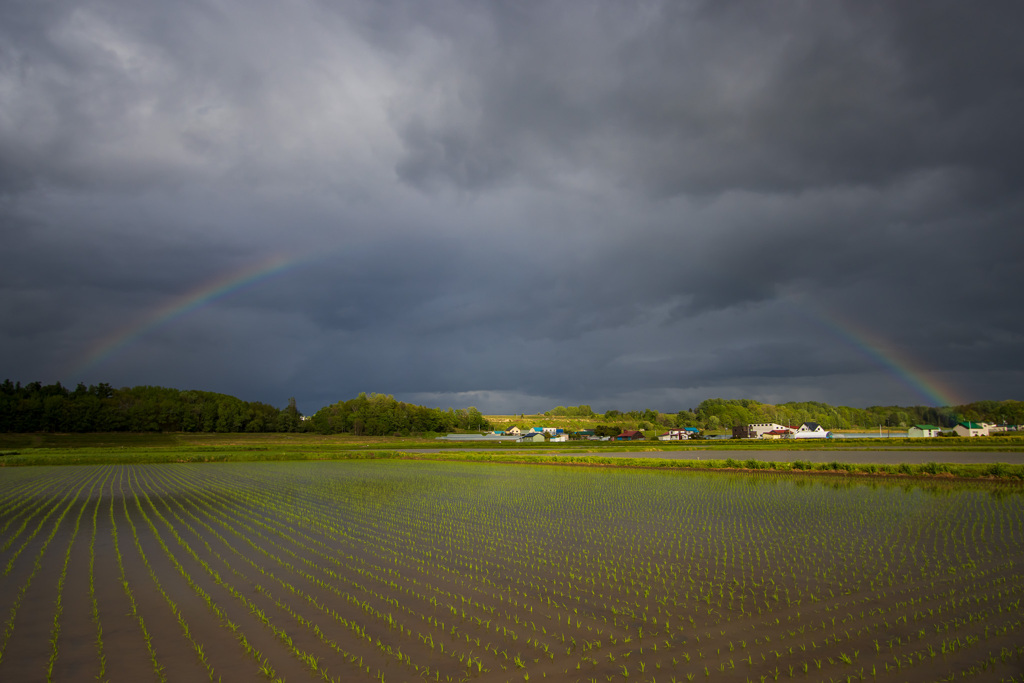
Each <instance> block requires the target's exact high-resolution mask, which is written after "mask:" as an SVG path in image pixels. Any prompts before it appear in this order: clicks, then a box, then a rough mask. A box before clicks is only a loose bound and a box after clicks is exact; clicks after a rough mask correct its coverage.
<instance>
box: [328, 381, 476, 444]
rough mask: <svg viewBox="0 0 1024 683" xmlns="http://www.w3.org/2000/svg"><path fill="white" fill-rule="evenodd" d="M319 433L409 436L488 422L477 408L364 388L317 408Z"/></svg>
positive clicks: (458, 428) (474, 429)
mask: <svg viewBox="0 0 1024 683" xmlns="http://www.w3.org/2000/svg"><path fill="white" fill-rule="evenodd" d="M310 423H311V426H312V429H313V431H315V432H317V433H319V434H356V435H359V436H362V435H366V436H393V435H398V436H409V435H410V434H423V433H427V432H437V433H447V432H454V431H456V430H460V429H461V430H471V431H487V430H490V429H491V424H490V422H488V421H487V419H486V418H484V416H483V414H481V412H480V411H479V410H477V409H476V408H473V407H470V408H467V409H465V410H463V409H458V410H453V409H451V408H449V409H448V410H441V409H440V408H426V407H424V406H418V405H415V404H412V403H404V402H402V401H396V400H395V397H394V396H391V395H390V394H370V395H367V394H366V393H365V392H364V393H361V394H359V396H357V397H356V398H353V399H350V400H348V401H338V402H337V403H335V404H334V405H330V406H327V407H325V408H321V409H320V410H318V411H317V412H316V413H315V414H314V415H313V417H312V418H311V419H310Z"/></svg>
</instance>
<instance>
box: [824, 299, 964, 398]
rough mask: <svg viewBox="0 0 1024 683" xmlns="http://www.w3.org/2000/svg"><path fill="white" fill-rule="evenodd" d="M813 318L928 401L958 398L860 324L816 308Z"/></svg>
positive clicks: (945, 386)
mask: <svg viewBox="0 0 1024 683" xmlns="http://www.w3.org/2000/svg"><path fill="white" fill-rule="evenodd" d="M817 320H818V321H819V322H820V323H821V324H822V325H824V326H825V327H826V328H828V329H829V330H830V331H831V332H832V333H833V334H835V335H836V336H837V337H839V338H841V339H842V340H843V341H845V342H846V343H847V344H849V345H850V346H853V347H854V348H856V349H857V350H858V351H860V352H861V353H862V354H864V355H865V356H867V357H868V358H870V359H871V360H872V361H874V362H875V363H876V364H877V365H879V366H881V367H882V368H883V369H885V370H886V371H887V372H888V373H889V374H891V375H893V376H894V377H896V378H897V379H898V380H900V381H901V382H902V383H903V384H905V385H907V386H908V387H910V388H911V389H913V390H914V392H915V393H917V394H919V395H920V396H921V397H922V398H924V399H925V400H926V401H927V402H928V403H929V404H930V405H934V406H955V405H960V404H961V402H960V401H959V400H958V398H957V393H956V392H955V391H954V390H953V389H952V388H950V387H949V386H947V385H944V384H943V383H942V382H940V381H939V380H938V379H937V378H935V377H934V376H932V375H929V374H928V373H927V372H926V371H925V370H924V369H922V368H921V367H920V365H919V364H917V363H916V362H914V361H913V360H912V359H910V358H908V357H906V356H905V355H904V354H902V353H900V352H898V351H897V350H895V349H893V348H892V347H891V345H889V344H887V343H885V342H884V341H883V340H882V339H881V338H879V337H878V336H877V335H874V334H872V333H871V332H870V331H869V330H868V329H866V328H865V327H864V326H863V325H857V324H855V323H853V322H851V321H849V320H844V319H842V318H840V317H839V316H838V315H835V314H825V313H822V312H820V311H819V312H818V315H817Z"/></svg>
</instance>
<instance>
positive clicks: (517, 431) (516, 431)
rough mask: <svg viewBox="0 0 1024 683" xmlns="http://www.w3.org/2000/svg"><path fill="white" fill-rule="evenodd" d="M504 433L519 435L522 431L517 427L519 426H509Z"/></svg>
mask: <svg viewBox="0 0 1024 683" xmlns="http://www.w3.org/2000/svg"><path fill="white" fill-rule="evenodd" d="M505 433H506V434H510V435H512V436H519V435H520V434H522V433H523V432H522V431H521V430H520V429H519V427H509V428H508V429H506V430H505Z"/></svg>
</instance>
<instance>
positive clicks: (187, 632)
mask: <svg viewBox="0 0 1024 683" xmlns="http://www.w3.org/2000/svg"><path fill="white" fill-rule="evenodd" d="M133 473H134V470H130V471H129V473H128V476H129V479H128V481H129V486H132V475H133ZM133 492H134V488H133ZM132 499H133V500H134V502H135V505H136V507H137V508H138V511H139V513H140V514H141V515H142V516H143V518H144V519H145V521H146V522H149V519H148V518H146V514H145V511H144V510H143V509H142V505H141V503H139V498H138V496H137V495H133V496H132ZM121 503H122V505H123V508H124V517H125V520H126V521H127V522H128V526H129V527H131V530H132V539H133V541H134V542H135V549H136V550H137V551H138V553H139V557H140V558H141V559H142V562H143V564H144V565H145V567H146V569H147V570H148V571H149V577H150V579H151V580H152V581H153V585H154V587H155V588H156V590H157V592H159V593H160V595H161V596H163V599H164V601H165V602H166V603H167V606H168V607H169V608H170V610H171V614H173V615H174V618H175V619H176V620H177V622H178V626H179V627H180V628H181V633H182V635H183V636H185V639H186V640H187V641H188V642H189V644H190V645H191V646H192V650H193V651H194V652H195V653H196V657H197V658H198V660H199V663H200V664H202V665H203V668H205V669H206V674H207V676H208V677H209V679H210V680H211V681H213V680H215V676H216V674H215V672H214V670H213V665H212V664H211V663H210V660H209V659H208V658H207V656H206V651H205V649H204V648H203V645H202V644H201V643H198V642H196V639H195V638H193V637H192V630H191V628H190V627H189V625H188V622H187V621H186V620H185V616H184V615H183V614H182V613H181V611H180V610H179V609H178V606H177V604H175V602H174V600H172V599H171V596H170V595H168V594H167V591H166V590H164V587H163V585H162V584H161V582H160V579H159V577H158V576H157V575H156V571H154V569H153V566H152V565H151V564H150V562H149V558H148V557H146V551H145V550H144V549H143V547H142V542H141V541H140V540H139V534H138V530H137V529H136V528H135V523H134V522H133V521H132V518H131V514H130V513H129V512H128V501H127V499H126V498H122V499H121ZM151 528H152V526H151ZM153 531H154V535H157V534H156V531H155V529H154V530H153Z"/></svg>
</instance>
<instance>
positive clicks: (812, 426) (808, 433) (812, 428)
mask: <svg viewBox="0 0 1024 683" xmlns="http://www.w3.org/2000/svg"><path fill="white" fill-rule="evenodd" d="M793 438H794V439H826V438H828V432H827V431H825V428H824V427H822V426H821V425H820V424H818V423H817V422H804V423H803V424H802V425H800V427H798V428H797V430H796V431H795V432H793Z"/></svg>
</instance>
